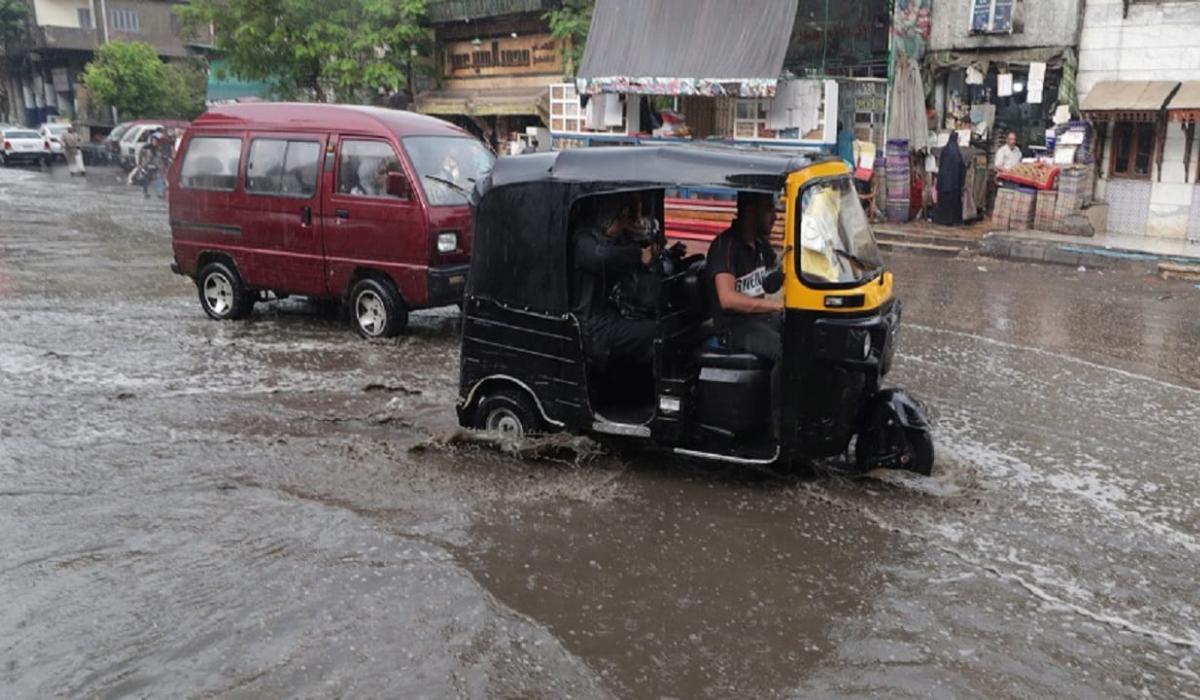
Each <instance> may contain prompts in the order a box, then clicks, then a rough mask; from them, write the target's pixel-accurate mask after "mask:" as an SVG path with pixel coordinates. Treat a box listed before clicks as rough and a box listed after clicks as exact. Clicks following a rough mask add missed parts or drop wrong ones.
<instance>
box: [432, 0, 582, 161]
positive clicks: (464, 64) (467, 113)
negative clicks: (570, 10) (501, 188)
mask: <svg viewBox="0 0 1200 700" xmlns="http://www.w3.org/2000/svg"><path fill="white" fill-rule="evenodd" d="M555 4H556V3H551V2H540V1H537V0H490V1H489V2H470V1H468V0H447V1H446V2H441V3H436V4H434V5H431V6H430V11H429V12H430V23H431V24H432V26H433V33H434V40H435V44H436V50H435V55H434V62H435V64H436V65H435V67H436V72H437V84H436V85H435V86H434V88H433V89H431V90H428V91H425V92H422V93H420V94H418V95H416V98H415V101H414V106H413V109H414V110H415V111H417V112H421V113H423V114H430V115H434V116H437V117H441V118H443V119H446V120H447V121H451V122H454V123H455V124H457V125H459V126H461V127H463V128H465V129H467V130H469V131H471V132H472V133H474V134H476V135H477V136H479V137H480V138H482V139H484V140H485V141H487V142H488V143H489V144H491V146H492V147H493V149H495V150H496V151H498V152H502V153H503V152H513V151H519V150H522V149H523V148H524V147H526V146H527V145H532V143H533V141H535V140H538V141H539V147H540V148H541V149H542V150H545V149H547V148H549V140H550V139H549V137H548V133H547V136H546V138H545V139H544V141H545V143H544V144H541V143H540V140H539V139H537V138H536V134H538V133H546V127H547V126H548V125H549V118H550V85H551V83H556V82H558V81H560V80H561V79H562V63H561V61H562V50H563V48H564V46H563V43H562V42H561V41H560V40H558V39H555V38H554V37H553V36H551V34H550V27H549V25H548V24H547V21H546V20H545V19H544V17H543V15H544V13H545V10H547V9H550V8H551V7H553V6H554V5H555Z"/></svg>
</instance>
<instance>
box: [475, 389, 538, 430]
mask: <svg viewBox="0 0 1200 700" xmlns="http://www.w3.org/2000/svg"><path fill="white" fill-rule="evenodd" d="M475 427H476V428H480V429H482V430H491V431H494V432H498V433H500V434H501V435H504V436H505V437H509V438H512V439H515V440H519V439H521V438H523V437H525V436H526V435H529V434H530V433H537V432H540V431H541V428H542V421H541V418H540V417H539V416H538V412H537V408H536V407H535V406H534V405H533V401H531V400H530V399H529V397H528V396H526V395H525V394H524V393H523V392H520V391H517V390H515V389H501V390H499V391H495V392H492V393H490V394H488V395H487V396H485V397H483V400H482V401H480V402H479V406H478V407H477V408H476V409H475Z"/></svg>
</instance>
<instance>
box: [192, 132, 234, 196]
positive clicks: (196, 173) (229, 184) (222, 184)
mask: <svg viewBox="0 0 1200 700" xmlns="http://www.w3.org/2000/svg"><path fill="white" fill-rule="evenodd" d="M241 155H242V140H241V139H240V138H238V137H229V136H198V137H196V138H194V139H192V140H191V141H189V142H188V147H187V153H186V154H185V155H184V157H183V164H182V165H180V167H179V186H180V187H182V188H184V189H187V190H217V191H220V192H232V191H234V190H236V189H237V180H238V176H237V172H238V161H239V160H240V159H241Z"/></svg>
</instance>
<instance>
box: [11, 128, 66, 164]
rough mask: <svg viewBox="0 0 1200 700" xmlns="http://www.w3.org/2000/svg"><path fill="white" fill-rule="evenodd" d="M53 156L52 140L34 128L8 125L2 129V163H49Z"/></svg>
mask: <svg viewBox="0 0 1200 700" xmlns="http://www.w3.org/2000/svg"><path fill="white" fill-rule="evenodd" d="M53 157H54V156H53V155H52V154H51V152H50V142H49V141H47V140H46V139H44V138H43V137H42V135H41V134H39V133H38V132H37V131H34V130H33V129H27V128H25V127H8V128H5V129H4V130H3V131H0V165H3V166H9V165H12V164H13V163H45V164H46V165H49V164H50V160H51V159H52V158H53Z"/></svg>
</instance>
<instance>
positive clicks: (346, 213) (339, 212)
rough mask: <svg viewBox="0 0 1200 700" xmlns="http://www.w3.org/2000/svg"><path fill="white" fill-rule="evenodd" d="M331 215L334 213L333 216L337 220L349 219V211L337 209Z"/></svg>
mask: <svg viewBox="0 0 1200 700" xmlns="http://www.w3.org/2000/svg"><path fill="white" fill-rule="evenodd" d="M333 213H334V216H336V217H337V218H339V219H349V218H350V210H349V209H338V210H337V211H335V212H333Z"/></svg>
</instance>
